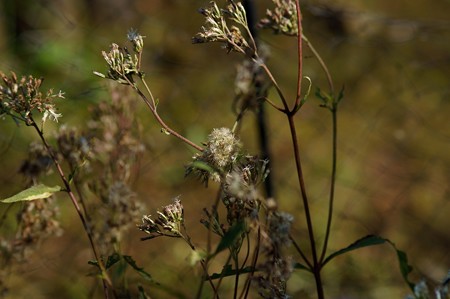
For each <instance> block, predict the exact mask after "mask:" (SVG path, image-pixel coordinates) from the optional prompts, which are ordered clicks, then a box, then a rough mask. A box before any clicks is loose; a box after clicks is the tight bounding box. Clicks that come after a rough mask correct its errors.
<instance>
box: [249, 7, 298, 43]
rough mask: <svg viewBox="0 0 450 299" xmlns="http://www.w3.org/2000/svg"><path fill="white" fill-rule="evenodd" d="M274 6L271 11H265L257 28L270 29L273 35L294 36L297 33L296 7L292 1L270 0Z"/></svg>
mask: <svg viewBox="0 0 450 299" xmlns="http://www.w3.org/2000/svg"><path fill="white" fill-rule="evenodd" d="M272 2H273V3H274V5H275V8H274V9H273V10H270V9H268V10H267V11H266V17H265V18H264V19H262V20H261V21H260V22H259V24H258V26H259V27H261V28H270V29H272V30H273V31H274V32H275V33H282V34H285V35H290V36H296V35H297V32H298V24H297V7H296V4H295V1H294V0H272Z"/></svg>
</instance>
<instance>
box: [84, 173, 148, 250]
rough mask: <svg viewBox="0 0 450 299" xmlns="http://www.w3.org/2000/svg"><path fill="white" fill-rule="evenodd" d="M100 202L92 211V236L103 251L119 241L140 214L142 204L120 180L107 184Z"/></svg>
mask: <svg viewBox="0 0 450 299" xmlns="http://www.w3.org/2000/svg"><path fill="white" fill-rule="evenodd" d="M102 201H103V202H102V204H100V205H95V206H96V209H95V211H94V212H92V213H91V214H92V216H93V218H94V219H96V220H97V221H95V223H94V224H95V226H94V238H95V240H97V244H100V245H101V247H100V249H101V250H102V251H103V252H108V251H110V250H112V248H111V246H112V245H115V244H118V243H120V241H121V240H122V237H123V234H124V233H125V232H126V231H127V230H128V229H129V228H130V227H131V226H132V224H134V223H135V221H136V219H138V218H139V216H140V215H141V214H142V211H143V206H142V204H141V202H139V201H138V200H137V198H136V194H135V193H134V192H132V191H131V190H130V188H129V187H128V186H127V185H126V184H125V183H124V182H120V181H116V182H113V183H112V184H111V185H110V186H108V192H107V195H106V198H103V199H102Z"/></svg>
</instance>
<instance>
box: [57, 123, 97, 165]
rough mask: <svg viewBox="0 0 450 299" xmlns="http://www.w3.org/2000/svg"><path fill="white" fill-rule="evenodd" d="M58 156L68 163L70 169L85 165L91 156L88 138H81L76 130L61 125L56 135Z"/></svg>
mask: <svg viewBox="0 0 450 299" xmlns="http://www.w3.org/2000/svg"><path fill="white" fill-rule="evenodd" d="M56 141H57V144H58V150H59V154H61V155H62V156H63V158H64V159H65V160H66V161H67V162H68V163H69V165H70V167H71V169H75V168H77V167H80V166H81V165H86V163H88V161H89V160H88V158H89V157H90V156H91V150H90V144H89V141H88V138H87V137H85V136H82V135H81V134H80V133H79V132H78V131H77V129H76V128H68V127H67V126H66V125H62V126H61V127H60V128H59V131H58V133H57V135H56Z"/></svg>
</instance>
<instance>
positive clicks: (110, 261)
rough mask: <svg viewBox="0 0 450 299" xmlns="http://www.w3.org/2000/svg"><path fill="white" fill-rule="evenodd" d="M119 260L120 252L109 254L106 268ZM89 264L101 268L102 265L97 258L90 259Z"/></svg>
mask: <svg viewBox="0 0 450 299" xmlns="http://www.w3.org/2000/svg"><path fill="white" fill-rule="evenodd" d="M118 261H120V254H118V253H117V252H116V253H113V254H112V255H110V256H108V259H107V260H106V264H105V270H107V269H109V268H111V267H112V266H113V265H114V264H116V263H117V262H118ZM88 264H89V265H92V266H96V267H97V268H98V269H99V270H100V265H99V264H98V261H97V260H91V261H88Z"/></svg>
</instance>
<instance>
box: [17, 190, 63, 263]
mask: <svg viewBox="0 0 450 299" xmlns="http://www.w3.org/2000/svg"><path fill="white" fill-rule="evenodd" d="M57 216H58V208H57V206H56V205H54V204H53V199H52V198H48V199H45V200H35V201H30V202H27V203H25V205H24V207H23V209H22V210H21V212H20V213H19V214H18V215H17V218H18V221H19V223H20V229H19V231H18V232H17V235H16V238H15V240H14V242H13V244H12V252H13V254H14V257H15V259H17V260H23V259H25V258H27V256H28V255H29V254H30V253H31V252H32V250H33V249H34V248H35V247H36V246H37V245H39V244H40V242H41V241H42V240H43V239H46V238H48V237H50V236H60V235H61V234H62V229H61V227H60V225H59V222H58V221H57V220H56V218H57Z"/></svg>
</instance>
